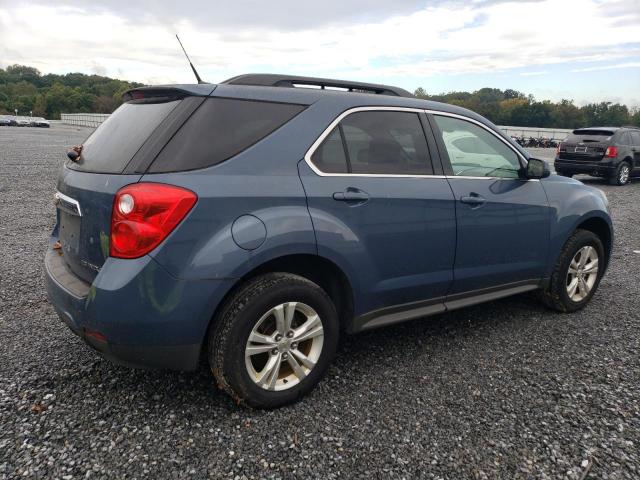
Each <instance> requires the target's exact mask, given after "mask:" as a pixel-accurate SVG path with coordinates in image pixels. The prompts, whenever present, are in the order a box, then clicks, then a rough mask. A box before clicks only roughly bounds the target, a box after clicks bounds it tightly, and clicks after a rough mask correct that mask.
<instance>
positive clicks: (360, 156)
mask: <svg viewBox="0 0 640 480" xmlns="http://www.w3.org/2000/svg"><path fill="white" fill-rule="evenodd" d="M343 145H344V146H345V147H346V151H345V150H344V148H343ZM311 160H312V161H313V163H314V165H315V166H316V167H317V168H318V169H320V170H321V171H323V172H325V173H342V172H345V171H346V172H347V173H355V174H372V175H432V174H433V168H432V165H431V159H430V156H429V149H428V147H427V140H426V138H425V135H424V131H423V130H422V124H421V123H420V118H419V117H418V114H416V113H410V112H389V111H367V112H357V113H352V114H351V115H348V116H347V117H345V118H344V119H343V120H342V121H341V122H340V124H339V125H338V127H336V128H335V129H334V130H333V131H332V132H331V134H330V135H329V136H328V137H327V138H326V139H325V140H324V142H323V143H322V144H321V145H320V147H319V148H318V149H317V150H316V151H315V152H314V154H313V156H312V158H311ZM345 162H346V165H345Z"/></svg>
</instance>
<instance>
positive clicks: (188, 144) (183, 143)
mask: <svg viewBox="0 0 640 480" xmlns="http://www.w3.org/2000/svg"><path fill="white" fill-rule="evenodd" d="M304 109H305V107H304V106H302V105H293V104H286V103H273V102H258V101H250V100H239V99H229V98H209V99H207V100H206V101H205V102H204V103H203V104H202V106H201V107H200V108H199V109H198V110H196V112H195V113H194V114H193V115H192V116H191V117H190V118H189V120H187V122H186V123H185V125H183V126H182V128H181V129H180V131H178V133H177V134H176V135H175V136H174V137H173V138H172V139H171V141H170V142H169V143H168V144H167V145H166V146H165V148H164V149H163V150H162V152H160V155H158V157H157V158H156V160H155V161H154V162H153V164H152V165H151V168H150V169H149V171H150V172H175V171H184V170H195V169H197V168H205V167H210V166H212V165H217V164H219V163H221V162H224V161H225V160H228V159H229V158H231V157H233V156H235V155H237V154H238V153H240V152H242V151H243V150H246V149H247V148H249V147H250V146H251V145H253V144H255V143H256V142H258V141H260V140H262V139H263V138H264V137H266V136H267V135H269V134H270V133H272V132H273V131H274V130H276V129H277V128H279V127H281V126H282V125H284V124H285V123H287V122H288V121H289V120H291V119H292V118H293V117H294V116H296V115H297V114H298V113H300V112H301V111H302V110H304Z"/></svg>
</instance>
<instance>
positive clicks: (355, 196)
mask: <svg viewBox="0 0 640 480" xmlns="http://www.w3.org/2000/svg"><path fill="white" fill-rule="evenodd" d="M333 199H334V200H337V201H338V202H352V203H362V202H366V201H367V200H369V194H368V193H367V192H364V191H362V190H359V189H357V188H347V189H346V190H345V191H344V192H336V193H334V194H333Z"/></svg>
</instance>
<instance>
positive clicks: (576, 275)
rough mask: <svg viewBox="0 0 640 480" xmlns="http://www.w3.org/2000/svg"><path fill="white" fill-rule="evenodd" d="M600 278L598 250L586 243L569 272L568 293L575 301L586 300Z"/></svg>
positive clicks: (572, 262) (572, 261) (575, 256)
mask: <svg viewBox="0 0 640 480" xmlns="http://www.w3.org/2000/svg"><path fill="white" fill-rule="evenodd" d="M597 278H598V252H597V251H596V249H595V248H593V247H592V246H591V245H586V246H584V247H582V248H581V249H580V250H578V251H577V252H576V254H575V255H574V256H573V259H572V260H571V263H570V264H569V271H568V272H567V282H566V285H567V294H568V295H569V298H570V299H571V300H572V301H574V302H580V301H582V300H584V299H585V298H586V297H587V295H589V292H591V290H592V289H593V286H594V285H595V283H596V279H597Z"/></svg>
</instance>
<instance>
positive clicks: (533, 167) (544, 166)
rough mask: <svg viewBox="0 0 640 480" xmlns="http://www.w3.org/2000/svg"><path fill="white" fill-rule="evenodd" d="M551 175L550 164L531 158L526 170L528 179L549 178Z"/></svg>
mask: <svg viewBox="0 0 640 480" xmlns="http://www.w3.org/2000/svg"><path fill="white" fill-rule="evenodd" d="M549 175H551V170H549V164H548V163H547V162H545V161H544V160H540V159H539V158H530V159H529V162H528V163H527V166H526V169H525V177H527V178H547V177H548V176H549Z"/></svg>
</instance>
